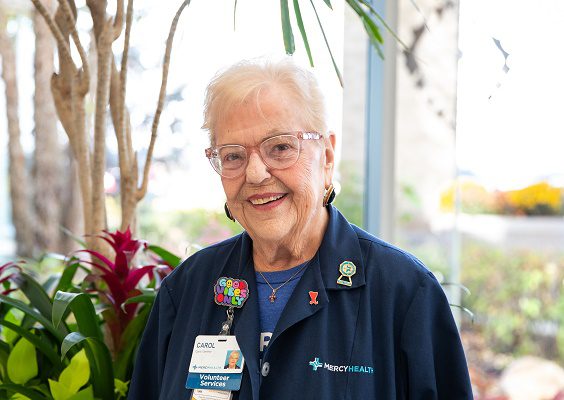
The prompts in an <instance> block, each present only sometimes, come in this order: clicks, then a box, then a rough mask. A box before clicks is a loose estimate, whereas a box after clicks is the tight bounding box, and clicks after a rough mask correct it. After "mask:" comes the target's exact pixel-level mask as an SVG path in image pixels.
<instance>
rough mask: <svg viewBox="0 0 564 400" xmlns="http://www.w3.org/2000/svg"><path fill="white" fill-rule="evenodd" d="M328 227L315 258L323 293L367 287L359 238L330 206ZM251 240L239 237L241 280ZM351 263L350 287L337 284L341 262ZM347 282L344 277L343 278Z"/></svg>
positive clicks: (247, 260) (246, 263) (246, 266)
mask: <svg viewBox="0 0 564 400" xmlns="http://www.w3.org/2000/svg"><path fill="white" fill-rule="evenodd" d="M327 208H328V211H329V224H328V225H327V230H326V232H325V235H324V237H323V240H322V242H321V246H320V247H319V250H318V251H317V254H316V255H315V256H314V258H317V257H318V258H319V265H320V272H321V276H322V279H323V282H324V285H325V288H326V289H329V290H346V289H354V288H357V287H361V286H364V285H365V284H366V280H365V272H364V262H363V258H362V253H361V249H360V245H359V243H358V236H357V234H356V232H355V230H354V228H353V227H352V226H351V224H349V222H348V221H347V220H346V219H345V217H344V216H343V215H342V214H341V213H340V212H339V210H337V209H336V208H335V207H333V206H328V207H327ZM252 243H253V241H252V239H251V238H250V236H249V235H248V234H247V232H243V233H242V234H241V254H240V258H239V267H238V271H237V276H242V275H244V274H245V272H248V271H245V270H246V269H247V268H248V267H249V266H250V267H251V268H252V267H253V263H252ZM347 261H348V262H352V263H353V264H354V266H355V267H356V272H355V274H354V275H352V276H351V277H350V282H351V286H346V285H342V284H338V283H337V280H338V279H339V277H340V275H341V273H340V272H339V267H340V265H341V264H342V263H343V262H347ZM343 278H344V280H346V277H343Z"/></svg>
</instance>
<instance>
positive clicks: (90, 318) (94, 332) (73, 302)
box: [53, 291, 104, 340]
mask: <svg viewBox="0 0 564 400" xmlns="http://www.w3.org/2000/svg"><path fill="white" fill-rule="evenodd" d="M68 308H70V309H71V310H72V312H73V314H74V317H75V319H76V323H77V325H78V330H79V331H80V332H81V333H82V334H83V335H85V336H87V337H95V338H97V339H99V340H104V339H103V338H104V335H103V334H102V331H101V329H100V325H99V320H98V317H97V316H96V311H95V310H94V306H93V305H92V301H90V297H89V296H88V295H87V294H86V293H69V292H61V291H58V292H57V293H56V294H55V301H54V302H53V325H55V326H58V325H59V324H60V323H61V320H62V319H63V316H64V315H65V312H66V311H67V309H68Z"/></svg>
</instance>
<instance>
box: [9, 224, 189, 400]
mask: <svg viewBox="0 0 564 400" xmlns="http://www.w3.org/2000/svg"><path fill="white" fill-rule="evenodd" d="M103 239H104V240H106V241H107V242H108V243H109V244H110V245H111V247H112V248H113V249H114V253H115V256H114V258H113V260H110V259H108V258H105V257H104V256H103V255H101V254H99V253H96V252H93V251H91V250H88V249H86V250H82V251H79V252H78V253H77V254H75V255H74V256H73V257H71V258H70V259H69V261H68V263H67V266H66V268H65V269H64V271H63V273H62V274H60V275H58V276H56V277H55V278H53V277H49V278H48V279H47V280H46V281H45V283H44V284H41V283H40V282H39V281H38V280H37V279H36V278H34V277H33V276H31V275H30V274H28V273H26V272H25V271H23V270H22V268H21V266H20V265H16V264H14V263H11V264H10V265H5V266H3V267H4V268H3V269H0V272H4V271H6V270H8V268H10V269H12V270H14V271H15V272H12V273H11V274H10V276H9V279H8V280H7V281H10V282H11V283H12V285H15V287H16V288H17V289H18V290H15V291H13V290H12V289H14V287H10V288H9V290H11V292H10V293H9V294H2V295H0V302H1V304H0V306H1V307H0V325H1V326H2V338H1V340H0V381H1V382H2V383H1V384H0V398H7V399H16V398H18V399H25V398H29V399H55V400H80V399H94V398H101V399H120V398H124V397H125V396H126V394H127V385H128V381H129V379H130V377H131V373H132V367H133V359H134V354H135V350H136V348H137V346H138V343H139V340H140V338H141V334H142V332H143V329H144V327H145V324H146V321H147V318H148V314H149V311H150V305H151V303H152V302H153V300H154V297H155V295H156V289H157V287H158V283H159V282H160V278H162V277H163V276H165V275H166V274H168V273H169V272H170V271H171V270H172V265H176V264H177V263H178V262H179V258H178V257H176V256H174V255H173V254H172V253H170V252H168V251H166V250H164V249H162V248H161V247H158V246H147V245H145V246H143V244H144V243H143V242H141V241H138V240H135V239H133V238H132V237H131V233H130V232H129V230H126V231H125V232H119V231H117V232H115V233H109V232H106V233H105V235H104V236H103ZM141 247H144V249H145V252H146V254H147V256H149V257H150V258H151V260H152V261H154V262H155V265H143V266H137V265H136V263H135V262H134V258H135V255H136V253H137V251H138V250H140V249H141ZM78 255H80V256H81V258H78ZM85 255H88V256H90V259H85V258H83V256H85ZM0 268H2V267H0ZM96 271H97V272H99V273H98V274H96V273H95V272H96ZM145 276H149V278H150V280H149V283H148V284H146V285H140V281H141V280H142V278H143V277H145ZM75 281H79V283H75ZM49 288H52V289H49ZM50 293H51V294H50ZM23 360H25V362H24V361H23ZM15 366H17V367H15Z"/></svg>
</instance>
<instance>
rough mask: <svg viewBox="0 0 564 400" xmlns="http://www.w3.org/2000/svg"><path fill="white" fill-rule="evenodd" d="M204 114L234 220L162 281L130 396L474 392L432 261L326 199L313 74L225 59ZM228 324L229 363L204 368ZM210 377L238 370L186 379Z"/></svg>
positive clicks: (331, 149) (465, 395)
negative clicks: (233, 226) (221, 236)
mask: <svg viewBox="0 0 564 400" xmlns="http://www.w3.org/2000/svg"><path fill="white" fill-rule="evenodd" d="M204 127H205V128H206V129H208V130H209V133H210V141H211V147H210V148H209V149H207V150H206V155H207V157H208V158H209V160H210V163H211V165H212V166H213V168H214V169H215V171H216V172H217V173H218V174H219V175H220V177H221V182H222V184H223V189H224V191H225V196H226V198H227V201H226V203H225V210H226V213H227V216H228V217H229V218H232V219H234V220H235V221H237V222H238V223H240V224H241V225H242V226H243V228H244V229H245V230H244V232H243V233H242V234H240V235H237V236H235V237H233V238H231V239H228V240H226V241H224V242H221V243H218V244H216V245H213V246H210V247H208V248H206V249H204V250H201V251H199V252H197V253H196V254H194V255H193V256H191V257H190V258H188V259H187V260H186V261H184V262H183V263H182V264H181V265H180V266H179V267H178V268H176V269H175V271H174V272H173V273H171V274H170V276H168V277H167V278H166V279H165V280H164V281H163V284H162V287H161V289H160V292H159V295H158V297H157V300H156V302H155V304H154V307H153V310H152V312H151V316H150V318H149V322H148V324H147V328H146V331H145V334H144V336H143V339H142V342H141V345H140V348H139V351H138V354H137V361H136V367H135V372H134V376H133V380H132V382H131V388H130V394H129V398H130V399H188V398H191V397H190V396H191V393H194V394H193V396H194V397H192V398H194V399H216V398H225V399H240V400H243V399H244V400H247V399H248V400H251V399H254V400H258V399H265V400H271V399H274V400H286V399H323V400H327V399H390V400H392V399H448V400H457V399H470V398H472V392H471V387H470V382H469V378H468V373H467V367H466V361H465V357H464V352H463V349H462V346H461V343H460V339H459V336H458V331H457V328H456V326H455V323H454V321H453V318H452V315H451V312H450V308H449V305H448V302H447V300H446V298H445V296H444V293H443V291H442V289H441V287H440V285H439V284H438V282H437V281H436V279H435V278H434V277H433V274H432V273H430V272H429V271H428V270H427V269H426V268H425V267H424V266H423V264H421V262H419V261H418V260H417V259H416V258H415V257H413V256H412V255H410V254H408V253H406V252H404V251H402V250H400V249H398V248H396V247H394V246H392V245H390V244H387V243H385V242H383V241H381V240H379V239H377V238H376V237H374V236H372V235H370V234H369V233H367V232H364V231H363V230H361V229H360V228H358V227H356V226H354V225H351V224H349V223H348V222H347V220H346V219H345V218H344V217H343V215H341V214H340V213H339V211H338V210H337V209H336V208H334V207H333V206H331V205H330V203H331V201H332V200H333V197H334V193H333V186H332V184H331V182H332V178H333V173H334V166H335V165H334V162H335V135H334V134H333V133H332V132H328V131H327V126H326V123H325V111H324V105H323V99H322V96H321V93H320V90H319V87H318V85H317V83H316V82H315V79H314V78H313V76H312V75H311V74H310V73H308V72H306V71H304V70H301V69H300V68H298V67H296V66H295V65H294V64H292V63H291V62H289V61H284V62H281V63H247V62H244V63H241V64H238V65H235V66H233V67H231V68H229V69H228V70H226V71H225V72H223V73H222V74H220V75H219V76H217V77H216V78H215V79H214V80H213V81H212V82H211V84H210V85H209V87H208V91H207V97H206V103H205V123H204ZM220 332H221V336H213V335H217V334H218V333H220ZM202 335H204V336H202ZM208 335H209V336H208ZM222 338H223V339H222ZM227 338H230V339H229V340H230V341H231V342H230V344H229V346H231V344H232V343H236V346H238V348H237V350H238V349H240V351H241V354H242V358H243V363H244V366H243V368H242V370H241V373H240V374H239V376H238V377H237V378H235V377H234V375H229V376H228V377H227V378H226V377H225V376H223V375H221V374H215V373H213V372H214V371H219V370H223V367H224V365H223V363H224V361H225V354H226V353H225V351H223V352H222V353H221V356H218V358H221V363H220V362H219V361H217V362H216V361H214V360H215V357H216V355H215V353H216V352H217V351H216V349H215V347H218V346H219V347H220V348H221V346H222V343H223V342H225V341H226V340H228V339H227ZM214 346H215V347H214ZM217 368H219V369H217ZM198 371H207V373H203V372H202V373H200V374H199V375H197V376H196V378H194V379H192V378H191V377H190V376H191V375H192V376H194V375H196V374H197V372H198ZM214 379H215V380H221V379H223V380H224V381H236V383H237V385H235V386H233V387H231V390H229V391H214V392H209V393H208V392H206V386H198V385H208V386H207V387H208V388H210V389H218V388H219V389H221V388H222V387H221V386H220V385H224V387H223V388H226V387H225V384H224V383H221V382H220V383H217V382H216V383H213V384H210V383H208V381H209V380H212V381H213V380H214ZM227 388H229V386H227ZM193 390H194V392H192V391H193ZM206 393H208V394H206ZM216 395H217V396H222V395H223V396H224V397H214V396H216ZM206 396H207V397H206Z"/></svg>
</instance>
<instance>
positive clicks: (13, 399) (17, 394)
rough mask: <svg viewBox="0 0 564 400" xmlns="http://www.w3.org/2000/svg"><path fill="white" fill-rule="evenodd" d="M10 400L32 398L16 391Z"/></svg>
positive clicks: (27, 399)
mask: <svg viewBox="0 0 564 400" xmlns="http://www.w3.org/2000/svg"><path fill="white" fill-rule="evenodd" d="M10 400H31V399H30V398H29V397H27V396H24V395H23V394H21V393H16V394H15V395H13V396H12V397H10Z"/></svg>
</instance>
